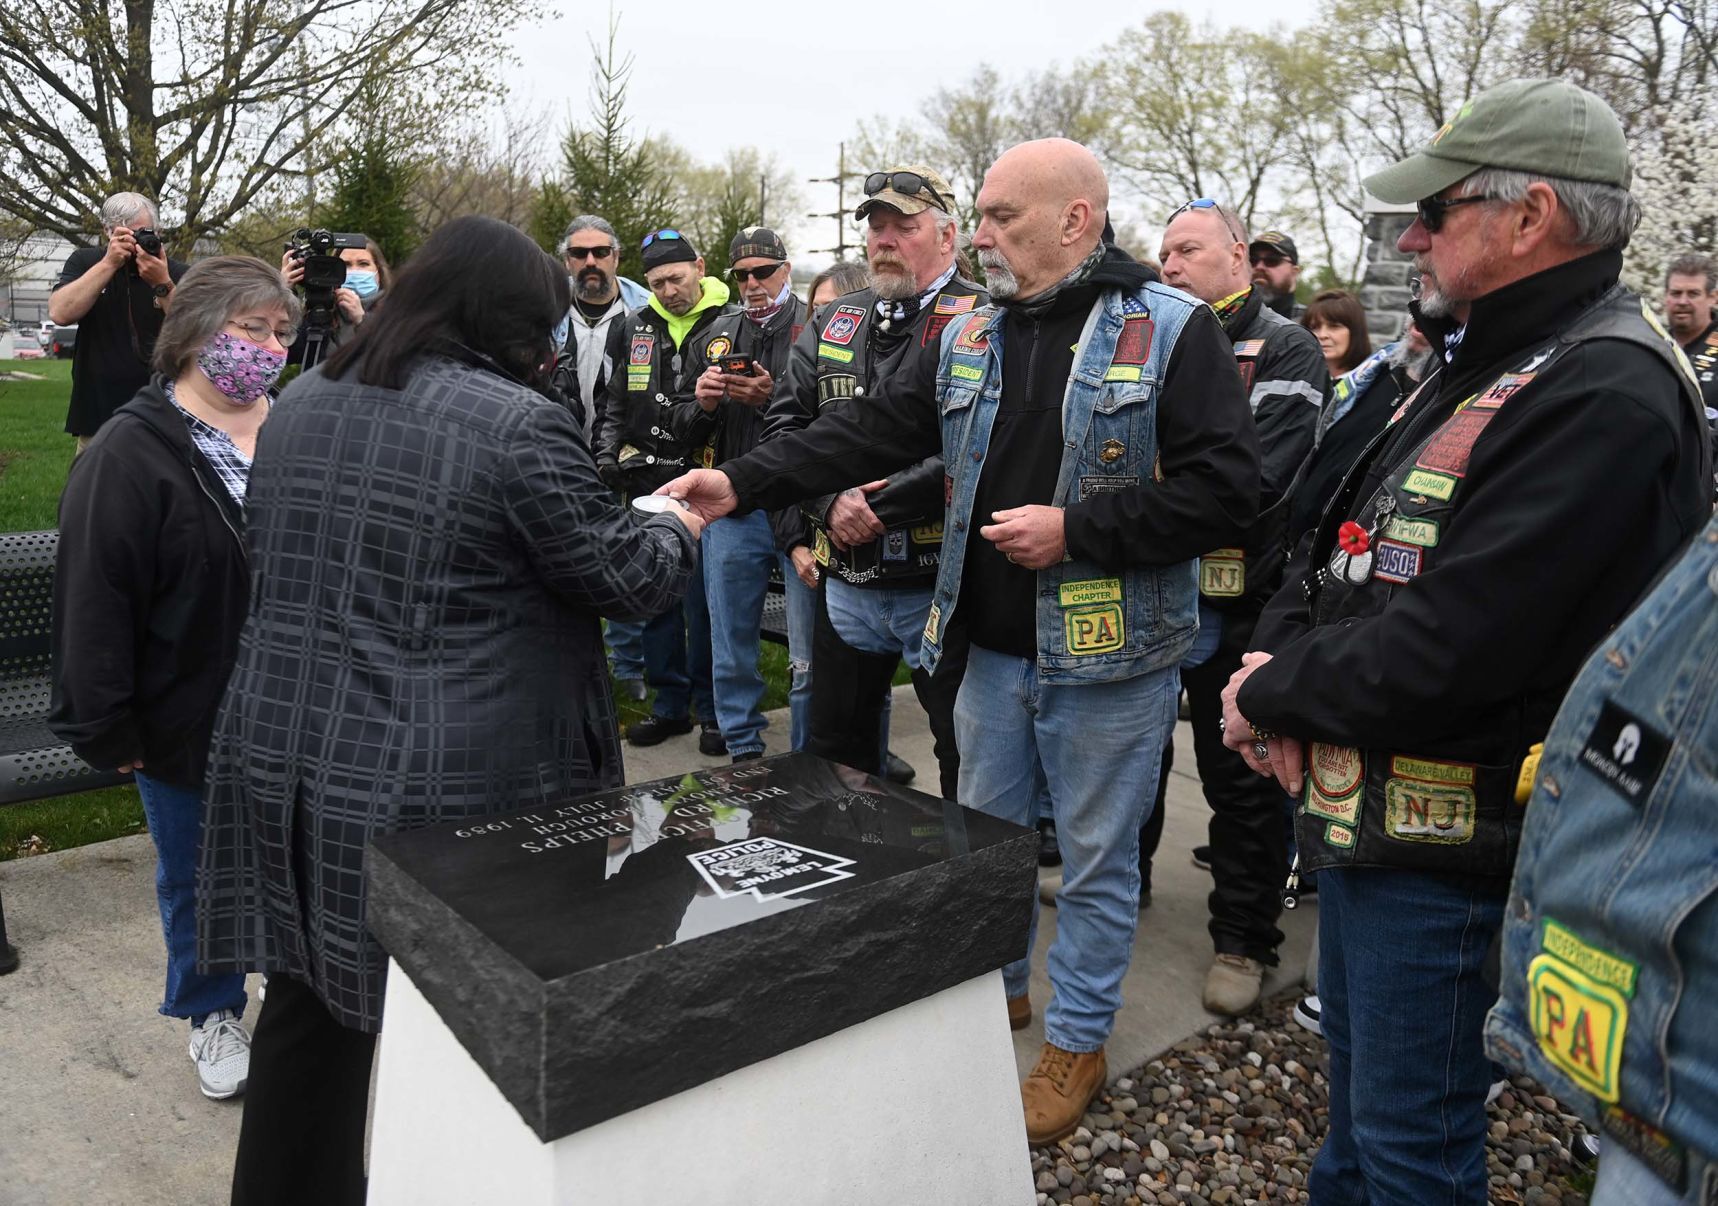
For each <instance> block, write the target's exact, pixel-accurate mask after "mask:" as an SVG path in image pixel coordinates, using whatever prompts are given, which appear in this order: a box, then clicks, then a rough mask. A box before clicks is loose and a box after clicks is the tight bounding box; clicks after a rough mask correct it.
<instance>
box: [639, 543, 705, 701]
mask: <svg viewBox="0 0 1718 1206" xmlns="http://www.w3.org/2000/svg"><path fill="white" fill-rule="evenodd" d="M644 680H645V681H646V682H647V683H649V684H650V685H651V686H652V687H654V688H655V689H656V699H655V701H654V702H653V703H652V704H651V708H650V710H651V712H652V713H653V714H654V715H657V716H663V717H666V718H667V719H669V720H678V719H680V718H681V717H682V716H686V715H688V712H687V706H688V704H690V706H691V712H690V715H691V716H692V718H693V719H695V720H714V719H716V700H715V696H714V691H713V688H712V687H711V684H710V610H709V606H708V604H706V603H705V601H704V578H703V576H702V574H693V575H692V582H691V585H689V586H688V587H687V588H686V597H685V598H684V599H682V600H681V601H680V602H678V603H676V604H675V605H674V606H673V607H670V608H669V609H668V610H667V611H665V612H663V613H662V614H661V615H659V616H657V617H656V618H655V619H653V620H650V621H648V622H647V623H646V624H645V625H644Z"/></svg>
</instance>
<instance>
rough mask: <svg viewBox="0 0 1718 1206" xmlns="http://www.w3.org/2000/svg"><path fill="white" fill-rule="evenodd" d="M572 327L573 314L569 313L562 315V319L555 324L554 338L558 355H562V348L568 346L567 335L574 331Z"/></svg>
mask: <svg viewBox="0 0 1718 1206" xmlns="http://www.w3.org/2000/svg"><path fill="white" fill-rule="evenodd" d="M572 329H573V320H572V316H571V315H568V314H563V315H561V321H560V322H558V323H556V324H555V334H554V340H555V354H556V355H560V352H561V349H562V348H564V347H566V346H567V335H568V334H569V333H570V332H571V331H572Z"/></svg>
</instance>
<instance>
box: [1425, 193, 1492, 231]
mask: <svg viewBox="0 0 1718 1206" xmlns="http://www.w3.org/2000/svg"><path fill="white" fill-rule="evenodd" d="M1495 200H1497V198H1496V197H1493V196H1492V195H1491V194H1490V193H1472V194H1470V195H1469V196H1466V197H1426V198H1425V199H1423V200H1420V201H1416V202H1414V209H1415V211H1416V212H1417V213H1418V214H1419V215H1420V225H1421V226H1424V227H1425V228H1426V233H1427V234H1437V233H1438V231H1439V230H1440V229H1441V228H1442V227H1443V224H1444V215H1445V214H1446V213H1448V212H1449V211H1450V210H1452V209H1454V208H1455V207H1456V206H1458V205H1473V204H1476V203H1477V202H1480V201H1495Z"/></svg>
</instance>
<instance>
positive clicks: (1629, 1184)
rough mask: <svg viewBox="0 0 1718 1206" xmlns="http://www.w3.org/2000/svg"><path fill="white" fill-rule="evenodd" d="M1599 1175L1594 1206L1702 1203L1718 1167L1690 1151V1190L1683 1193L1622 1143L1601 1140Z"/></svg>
mask: <svg viewBox="0 0 1718 1206" xmlns="http://www.w3.org/2000/svg"><path fill="white" fill-rule="evenodd" d="M1601 1142H1602V1143H1603V1147H1602V1148H1601V1149H1600V1151H1599V1175H1598V1177H1597V1179H1596V1180H1595V1181H1594V1182H1593V1198H1592V1206H1700V1203H1701V1202H1702V1201H1703V1200H1705V1199H1704V1196H1703V1194H1702V1192H1701V1189H1702V1185H1703V1183H1704V1182H1705V1180H1706V1178H1707V1177H1712V1178H1713V1179H1714V1180H1718V1170H1714V1168H1713V1166H1712V1165H1710V1164H1708V1163H1707V1162H1706V1160H1705V1158H1704V1157H1702V1156H1699V1155H1697V1154H1695V1153H1694V1152H1693V1151H1688V1152H1687V1160H1688V1164H1687V1169H1686V1171H1685V1173H1684V1175H1685V1177H1686V1178H1687V1189H1686V1191H1685V1192H1683V1193H1677V1192H1676V1190H1674V1189H1672V1188H1671V1187H1670V1186H1668V1185H1666V1184H1665V1183H1664V1182H1663V1181H1661V1180H1659V1177H1658V1174H1657V1173H1655V1172H1653V1171H1652V1169H1651V1168H1649V1167H1647V1165H1646V1164H1645V1163H1643V1162H1642V1161H1641V1159H1640V1158H1639V1157H1638V1156H1636V1155H1635V1154H1634V1153H1633V1152H1631V1151H1629V1150H1628V1149H1627V1148H1626V1147H1624V1146H1623V1145H1622V1144H1620V1143H1618V1142H1616V1141H1615V1140H1612V1139H1610V1138H1608V1137H1607V1138H1604V1139H1603V1140H1601Z"/></svg>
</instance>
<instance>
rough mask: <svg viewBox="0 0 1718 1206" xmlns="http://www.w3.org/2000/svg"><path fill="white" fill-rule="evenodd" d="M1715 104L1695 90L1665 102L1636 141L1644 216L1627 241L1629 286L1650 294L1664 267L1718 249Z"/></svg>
mask: <svg viewBox="0 0 1718 1206" xmlns="http://www.w3.org/2000/svg"><path fill="white" fill-rule="evenodd" d="M1715 109H1718V105H1714V104H1713V103H1712V102H1710V101H1706V100H1705V99H1704V98H1703V97H1701V96H1700V95H1698V94H1695V95H1691V96H1687V97H1684V98H1683V99H1681V100H1679V101H1676V102H1674V103H1673V104H1671V105H1668V106H1666V108H1665V110H1664V115H1663V118H1662V120H1661V121H1660V122H1659V124H1658V128H1657V129H1656V130H1654V131H1653V132H1652V133H1651V135H1650V136H1648V137H1647V138H1645V139H1643V140H1642V141H1641V142H1639V143H1637V144H1636V152H1635V184H1634V191H1635V195H1636V196H1637V197H1639V198H1640V203H1641V209H1642V210H1643V211H1644V216H1643V217H1642V219H1641V224H1640V229H1639V230H1637V231H1636V232H1635V236H1634V239H1633V240H1632V241H1631V242H1630V243H1629V249H1628V256H1627V260H1626V265H1625V271H1626V275H1627V279H1628V282H1629V284H1630V285H1632V286H1633V287H1634V288H1636V289H1638V290H1640V291H1641V292H1642V293H1644V294H1646V295H1647V296H1649V297H1650V296H1652V295H1654V294H1656V293H1657V292H1658V290H1659V289H1661V288H1662V287H1663V285H1664V269H1665V266H1666V265H1667V264H1669V263H1670V261H1671V260H1673V259H1675V258H1676V257H1677V256H1679V255H1681V254H1683V253H1684V252H1689V251H1699V252H1705V253H1706V254H1708V255H1711V254H1713V253H1714V252H1718V123H1715V122H1714V120H1713V119H1714V117H1718V113H1715V112H1714V110H1715Z"/></svg>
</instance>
